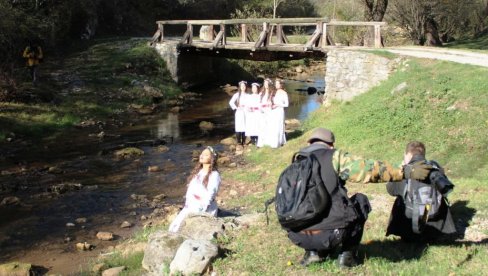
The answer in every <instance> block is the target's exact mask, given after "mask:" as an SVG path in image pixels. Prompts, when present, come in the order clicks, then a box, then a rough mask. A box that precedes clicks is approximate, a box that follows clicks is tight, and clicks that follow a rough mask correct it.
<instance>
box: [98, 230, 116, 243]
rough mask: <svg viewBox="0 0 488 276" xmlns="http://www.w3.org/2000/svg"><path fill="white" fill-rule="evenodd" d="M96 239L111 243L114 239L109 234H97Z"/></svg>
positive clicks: (112, 235) (111, 234)
mask: <svg viewBox="0 0 488 276" xmlns="http://www.w3.org/2000/svg"><path fill="white" fill-rule="evenodd" d="M97 239H99V240H102V241H111V240H113V239H114V234H113V233H111V232H98V233H97Z"/></svg>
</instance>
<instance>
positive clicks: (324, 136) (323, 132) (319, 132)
mask: <svg viewBox="0 0 488 276" xmlns="http://www.w3.org/2000/svg"><path fill="white" fill-rule="evenodd" d="M313 140H320V141H324V142H326V143H332V144H333V143H334V142H335V137H334V133H332V131H330V130H328V129H325V128H321V127H319V128H316V129H314V130H313V131H312V135H310V137H309V138H308V140H307V142H308V143H310V142H312V141H313Z"/></svg>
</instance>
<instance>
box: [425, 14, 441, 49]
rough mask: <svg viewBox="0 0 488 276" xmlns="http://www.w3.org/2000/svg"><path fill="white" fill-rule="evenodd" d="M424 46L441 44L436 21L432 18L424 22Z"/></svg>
mask: <svg viewBox="0 0 488 276" xmlns="http://www.w3.org/2000/svg"><path fill="white" fill-rule="evenodd" d="M424 30H425V31H424V33H425V46H442V42H441V40H440V38H439V32H438V30H437V23H436V22H435V20H434V19H433V18H428V19H427V20H426V21H425V24H424Z"/></svg>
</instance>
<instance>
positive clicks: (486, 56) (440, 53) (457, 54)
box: [385, 46, 488, 67]
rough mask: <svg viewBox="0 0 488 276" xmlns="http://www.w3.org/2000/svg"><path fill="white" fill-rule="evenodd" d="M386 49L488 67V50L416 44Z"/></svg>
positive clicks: (395, 52)
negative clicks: (475, 50) (478, 50)
mask: <svg viewBox="0 0 488 276" xmlns="http://www.w3.org/2000/svg"><path fill="white" fill-rule="evenodd" d="M385 50H386V51H388V52H391V53H394V54H399V55H404V56H412V57H419V58H429V59H438V60H446V61H452V62H457V63H463V64H471V65H478V66H483V67H488V52H487V53H481V52H472V51H467V50H454V49H446V48H433V47H416V46H406V47H391V48H390V47H388V48H385Z"/></svg>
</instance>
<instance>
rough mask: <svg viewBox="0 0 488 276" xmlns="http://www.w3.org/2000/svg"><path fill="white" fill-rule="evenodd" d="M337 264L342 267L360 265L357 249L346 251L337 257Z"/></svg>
mask: <svg viewBox="0 0 488 276" xmlns="http://www.w3.org/2000/svg"><path fill="white" fill-rule="evenodd" d="M337 265H338V266H339V267H340V268H349V267H353V266H357V265H358V261H357V257H356V251H344V252H342V253H341V254H339V257H338V258H337Z"/></svg>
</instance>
